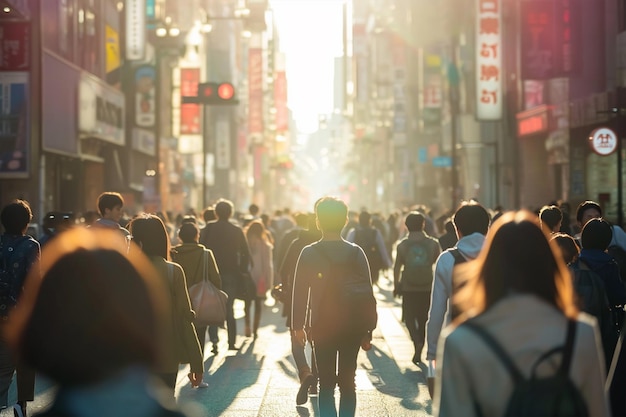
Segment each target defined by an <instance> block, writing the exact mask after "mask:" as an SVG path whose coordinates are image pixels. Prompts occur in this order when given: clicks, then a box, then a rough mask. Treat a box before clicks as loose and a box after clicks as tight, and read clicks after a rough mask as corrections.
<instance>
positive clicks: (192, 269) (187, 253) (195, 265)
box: [171, 243, 222, 289]
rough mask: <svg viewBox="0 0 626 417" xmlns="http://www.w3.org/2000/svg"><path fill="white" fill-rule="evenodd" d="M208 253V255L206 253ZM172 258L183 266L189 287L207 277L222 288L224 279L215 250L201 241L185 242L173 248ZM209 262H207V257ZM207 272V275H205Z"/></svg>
mask: <svg viewBox="0 0 626 417" xmlns="http://www.w3.org/2000/svg"><path fill="white" fill-rule="evenodd" d="M204 253H206V255H204ZM171 255H172V260H173V261H174V262H176V263H177V264H179V265H180V266H182V267H183V270H184V271H185V278H186V279H187V288H191V287H192V286H193V285H195V284H198V283H200V282H202V280H203V279H204V278H205V277H206V278H207V279H208V280H209V281H211V283H213V285H215V286H216V287H217V288H219V289H222V280H221V278H220V273H219V269H218V267H217V264H216V262H215V257H214V256H213V252H212V251H211V250H209V249H207V248H205V247H204V246H203V245H201V244H199V243H183V244H182V245H178V246H175V247H174V248H172V252H171ZM204 256H206V257H207V258H208V262H207V263H206V264H205V258H204ZM203 273H204V274H206V275H203Z"/></svg>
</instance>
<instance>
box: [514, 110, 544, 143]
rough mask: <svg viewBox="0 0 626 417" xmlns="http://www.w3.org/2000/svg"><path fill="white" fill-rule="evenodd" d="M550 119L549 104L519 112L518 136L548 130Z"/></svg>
mask: <svg viewBox="0 0 626 417" xmlns="http://www.w3.org/2000/svg"><path fill="white" fill-rule="evenodd" d="M549 128H550V119H549V111H548V106H539V107H535V108H534V109H531V110H527V111H524V112H521V113H518V114H517V137H518V138H521V137H523V136H529V135H535V134H537V133H545V132H548V130H549Z"/></svg>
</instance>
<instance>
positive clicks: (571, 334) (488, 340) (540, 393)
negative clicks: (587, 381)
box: [463, 320, 589, 417]
mask: <svg viewBox="0 0 626 417" xmlns="http://www.w3.org/2000/svg"><path fill="white" fill-rule="evenodd" d="M463 326H465V327H466V328H469V329H471V330H472V331H473V332H475V333H476V334H477V335H478V336H480V338H481V339H482V340H483V341H484V342H485V344H486V345H487V346H489V348H490V349H491V350H492V351H493V353H495V354H496V356H497V357H498V359H499V360H500V362H501V363H502V364H503V365H504V366H505V367H506V369H507V371H508V372H509V374H510V375H511V378H512V379H513V382H514V388H513V393H512V394H511V397H510V398H509V401H508V404H507V406H506V411H505V412H504V415H505V416H520V417H521V416H555V417H559V416H588V415H589V413H588V410H587V404H586V402H585V399H584V398H583V396H582V394H581V392H580V390H579V389H578V387H576V385H574V383H573V382H572V380H571V379H570V377H569V370H570V364H571V361H572V351H573V347H574V339H575V336H576V322H575V321H573V320H568V324H567V336H566V339H565V345H563V346H559V347H556V348H553V349H550V350H549V351H547V352H545V353H544V354H543V355H541V356H540V357H539V359H537V361H535V363H534V364H533V366H532V368H531V373H530V378H528V379H526V378H525V377H524V376H523V374H522V373H521V372H520V371H519V370H518V369H517V367H516V366H515V363H514V362H513V360H512V359H511V358H510V356H509V355H508V354H507V353H506V351H505V350H504V348H502V346H500V344H499V343H498V342H497V341H496V340H495V339H494V337H493V336H491V335H490V334H489V333H488V332H487V331H486V330H485V329H483V328H482V327H480V326H478V325H477V324H476V323H474V322H473V321H472V320H469V321H466V322H465V323H464V324H463ZM559 352H562V354H563V359H562V360H561V365H560V366H559V369H558V370H557V371H556V373H555V374H554V375H551V376H547V377H540V376H537V374H536V370H537V367H538V366H539V365H540V364H541V363H542V362H544V361H545V360H546V359H548V358H550V357H552V356H553V355H554V354H555V353H559ZM476 407H477V408H480V406H479V405H478V404H477V405H476Z"/></svg>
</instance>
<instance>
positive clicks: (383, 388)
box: [367, 345, 432, 414]
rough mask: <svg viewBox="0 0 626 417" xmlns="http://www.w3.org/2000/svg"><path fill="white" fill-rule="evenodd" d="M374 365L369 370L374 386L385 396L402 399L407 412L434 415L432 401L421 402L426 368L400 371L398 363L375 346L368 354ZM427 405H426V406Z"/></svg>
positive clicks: (401, 401) (401, 402)
mask: <svg viewBox="0 0 626 417" xmlns="http://www.w3.org/2000/svg"><path fill="white" fill-rule="evenodd" d="M367 358H368V360H369V361H370V363H371V365H372V369H371V370H368V374H369V376H370V380H371V382H372V385H373V386H374V387H375V388H376V389H377V390H378V391H380V392H382V393H383V394H386V395H389V396H391V397H395V398H400V404H401V405H402V407H404V408H406V409H407V410H412V411H425V412H427V413H429V414H430V413H432V401H431V400H428V401H426V402H424V401H423V399H422V400H420V398H419V396H420V391H421V390H420V388H419V385H422V386H423V387H424V389H426V368H425V367H424V366H420V369H419V370H412V369H404V370H403V369H400V368H399V367H398V365H397V364H396V361H395V360H394V359H393V358H391V357H389V356H388V355H387V354H386V353H385V352H383V351H382V350H380V349H379V348H378V347H376V346H375V345H373V346H372V349H371V350H369V351H368V352H367ZM424 403H425V404H424Z"/></svg>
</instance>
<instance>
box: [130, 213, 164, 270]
mask: <svg viewBox="0 0 626 417" xmlns="http://www.w3.org/2000/svg"><path fill="white" fill-rule="evenodd" d="M128 229H129V231H130V234H131V235H132V237H133V242H135V243H136V244H137V245H139V246H140V247H141V250H142V251H143V252H144V253H145V254H146V255H148V256H160V257H162V258H163V259H169V258H168V257H169V253H170V239H169V237H168V234H167V230H166V229H165V224H163V221H162V220H161V219H160V218H159V217H158V216H155V215H153V214H141V215H139V216H137V217H135V218H134V219H133V220H131V222H130V224H129V226H128Z"/></svg>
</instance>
